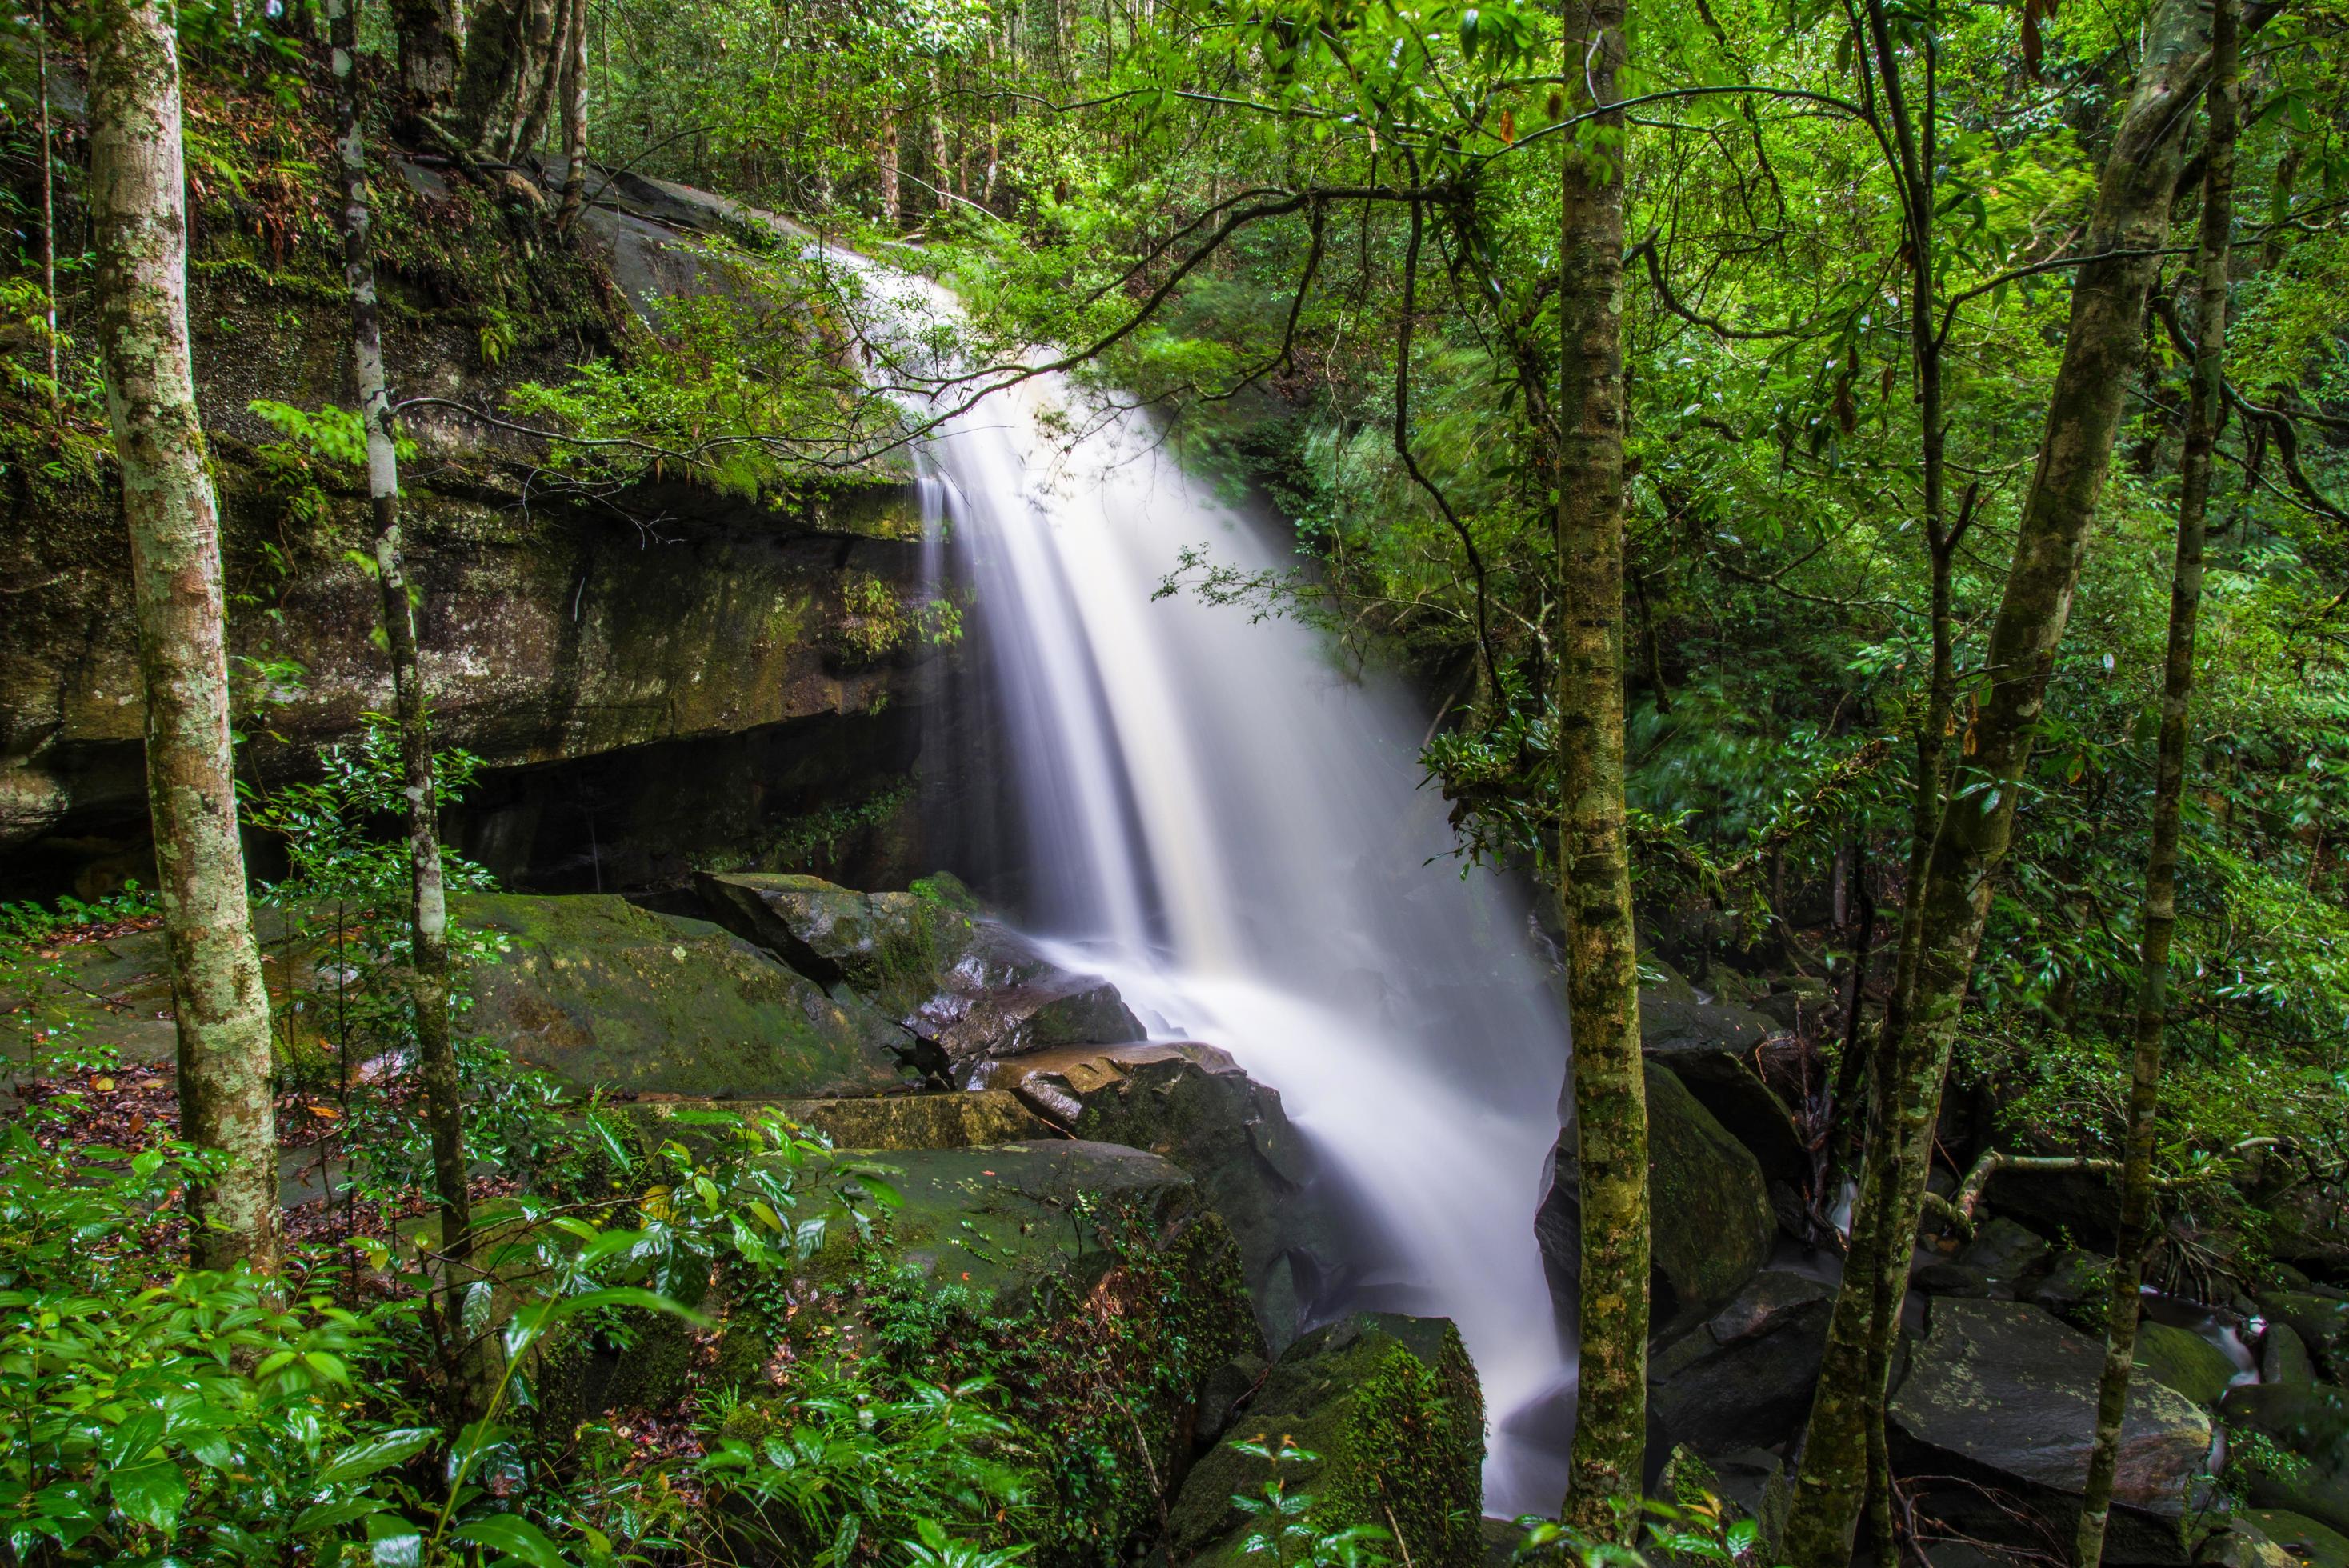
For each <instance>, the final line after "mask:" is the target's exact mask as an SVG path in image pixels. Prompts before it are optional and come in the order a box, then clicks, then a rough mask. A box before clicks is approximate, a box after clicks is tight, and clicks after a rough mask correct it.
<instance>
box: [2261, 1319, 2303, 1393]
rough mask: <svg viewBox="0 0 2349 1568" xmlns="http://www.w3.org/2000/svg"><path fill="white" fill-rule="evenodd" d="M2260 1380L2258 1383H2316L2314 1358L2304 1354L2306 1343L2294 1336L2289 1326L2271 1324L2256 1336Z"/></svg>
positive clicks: (2296, 1335)
mask: <svg viewBox="0 0 2349 1568" xmlns="http://www.w3.org/2000/svg"><path fill="white" fill-rule="evenodd" d="M2260 1381H2261V1382H2262V1383H2313V1382H2315V1381H2316V1358H2315V1357H2313V1356H2311V1355H2309V1353H2308V1342H2307V1341H2306V1340H2303V1339H2302V1338H2301V1336H2299V1335H2298V1334H2297V1333H2295V1332H2294V1331H2293V1329H2292V1325H2291V1324H2289V1323H2271V1324H2269V1325H2268V1327H2267V1332H2266V1333H2265V1334H2264V1335H2262V1336H2261V1337H2260Z"/></svg>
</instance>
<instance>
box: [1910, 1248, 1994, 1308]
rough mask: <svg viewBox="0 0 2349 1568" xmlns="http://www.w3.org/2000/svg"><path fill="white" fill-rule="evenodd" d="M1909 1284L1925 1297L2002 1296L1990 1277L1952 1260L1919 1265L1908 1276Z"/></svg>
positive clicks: (1946, 1259) (1941, 1259)
mask: <svg viewBox="0 0 2349 1568" xmlns="http://www.w3.org/2000/svg"><path fill="white" fill-rule="evenodd" d="M1909 1284H1911V1285H1913V1286H1915V1287H1916V1288H1917V1289H1919V1290H1921V1291H1923V1292H1924V1293H1925V1294H1926V1295H1971V1296H1979V1297H1983V1298H1988V1297H1990V1296H1993V1295H2001V1294H2002V1292H2001V1291H1999V1290H1998V1289H1997V1288H1996V1287H1995V1286H1993V1285H1992V1283H1991V1279H1990V1276H1989V1275H1988V1274H1983V1273H1982V1270H1980V1269H1977V1268H1969V1267H1967V1266H1966V1265H1965V1264H1961V1263H1960V1262H1958V1261H1957V1260H1956V1259H1954V1258H1937V1259H1935V1260H1934V1261H1933V1262H1931V1263H1930V1264H1919V1265H1918V1267H1917V1268H1916V1270H1915V1272H1913V1273H1912V1274H1909Z"/></svg>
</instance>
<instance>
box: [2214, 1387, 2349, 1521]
mask: <svg viewBox="0 0 2349 1568" xmlns="http://www.w3.org/2000/svg"><path fill="white" fill-rule="evenodd" d="M2220 1415H2221V1416H2222V1417H2224V1418H2225V1420H2226V1423H2227V1428H2228V1430H2229V1431H2230V1433H2232V1434H2234V1452H2233V1454H2232V1456H2231V1457H2230V1460H2229V1461H2228V1468H2229V1471H2230V1474H2231V1475H2235V1476H2239V1477H2240V1480H2241V1481H2242V1482H2243V1484H2244V1488H2245V1490H2246V1491H2247V1492H2248V1493H2249V1495H2250V1498H2251V1501H2252V1502H2254V1503H2256V1504H2258V1505H2259V1506H2260V1507H2261V1508H2280V1509H2285V1510H2288V1511H2291V1512H2293V1513H2298V1514H2304V1515H2306V1516H2307V1517H2308V1518H2310V1519H2313V1520H2315V1521H2316V1522H2318V1523H2319V1524H2322V1525H2323V1526H2324V1527H2325V1528H2326V1529H2328V1530H2334V1531H2339V1532H2342V1533H2343V1534H2349V1392H2344V1390H2342V1389H2339V1388H2333V1387H2325V1386H2323V1385H2322V1384H2309V1383H2257V1384H2247V1385H2245V1386H2244V1387H2240V1388H2230V1389H2229V1390H2228V1392H2227V1398H2226V1399H2225V1401H2224V1402H2223V1403H2222V1404H2221V1405H2220ZM2247 1434H2248V1435H2254V1436H2256V1437H2257V1438H2259V1439H2264V1441H2263V1442H2261V1443H2260V1444H2259V1445H2258V1446H2257V1447H2256V1448H2255V1447H2254V1446H2253V1445H2252V1444H2251V1443H2249V1442H2246V1441H2245V1440H2244V1438H2245V1436H2246V1435H2247ZM2259 1449H2267V1450H2268V1451H2267V1452H2265V1453H2261V1452H2260V1451H2259Z"/></svg>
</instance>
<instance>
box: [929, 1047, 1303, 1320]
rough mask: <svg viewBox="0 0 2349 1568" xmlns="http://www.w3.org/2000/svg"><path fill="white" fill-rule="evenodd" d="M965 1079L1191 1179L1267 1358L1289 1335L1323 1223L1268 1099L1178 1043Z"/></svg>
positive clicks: (1215, 1059) (1272, 1095)
mask: <svg viewBox="0 0 2349 1568" xmlns="http://www.w3.org/2000/svg"><path fill="white" fill-rule="evenodd" d="M972 1081H973V1082H974V1083H975V1084H981V1085H988V1086H1000V1087H1001V1088H1005V1089H1009V1091H1010V1092H1011V1093H1012V1094H1015V1095H1017V1096H1018V1097H1019V1099H1021V1100H1022V1101H1024V1102H1025V1103H1026V1104H1027V1105H1029V1106H1030V1107H1032V1108H1033V1109H1035V1110H1036V1111H1037V1112H1038V1113H1039V1114H1040V1115H1041V1116H1043V1117H1044V1118H1046V1119H1049V1120H1050V1122H1051V1123H1052V1125H1053V1126H1055V1127H1058V1128H1060V1129H1061V1130H1063V1131H1066V1132H1071V1133H1073V1134H1075V1135H1076V1136H1077V1137H1079V1138H1091V1139H1098V1140H1102V1141H1103V1142H1108V1143H1123V1144H1128V1145H1130V1146H1132V1147H1133V1148H1136V1149H1147V1150H1150V1151H1151V1152H1152V1153H1154V1154H1161V1155H1164V1156H1165V1157H1166V1158H1167V1159H1169V1160H1172V1161H1174V1163H1176V1164H1177V1165H1180V1166H1181V1167H1182V1168H1183V1169H1184V1170H1185V1171H1189V1172H1190V1173H1191V1174H1192V1175H1193V1176H1194V1177H1195V1178H1197V1179H1198V1182H1199V1186H1200V1189H1201V1191H1204V1192H1205V1193H1206V1197H1207V1201H1208V1202H1210V1203H1212V1204H1214V1205H1215V1209H1216V1212H1217V1213H1218V1214H1220V1215H1222V1216H1223V1220H1224V1223H1225V1224H1226V1225H1227V1226H1228V1227H1230V1229H1231V1233H1232V1239H1233V1240H1234V1241H1235V1242H1237V1243H1238V1244H1239V1249H1240V1260H1241V1263H1242V1264H1243V1266H1244V1267H1245V1268H1246V1270H1247V1282H1248V1296H1249V1299H1250V1301H1251V1302H1252V1303H1253V1304H1254V1305H1255V1307H1256V1315H1257V1325H1258V1326H1260V1327H1261V1328H1262V1329H1263V1330H1264V1335H1265V1338H1266V1340H1267V1341H1268V1343H1269V1344H1270V1345H1271V1346H1272V1347H1273V1349H1274V1350H1276V1351H1278V1350H1280V1349H1282V1348H1284V1347H1285V1346H1288V1343H1289V1342H1290V1341H1291V1340H1293V1339H1295V1338H1296V1337H1297V1335H1298V1329H1299V1321H1300V1319H1301V1317H1302V1316H1303V1315H1304V1313H1305V1312H1306V1311H1307V1309H1308V1308H1309V1306H1310V1305H1311V1293H1312V1292H1313V1290H1314V1288H1315V1286H1316V1285H1317V1284H1318V1283H1319V1281H1321V1280H1323V1279H1325V1278H1327V1277H1328V1276H1329V1275H1330V1272H1331V1271H1333V1270H1334V1269H1335V1267H1336V1266H1337V1262H1338V1258H1337V1253H1336V1248H1335V1243H1334V1240H1333V1237H1332V1231H1333V1227H1334V1224H1335V1220H1334V1217H1333V1216H1332V1215H1331V1214H1330V1212H1329V1210H1328V1208H1327V1206H1326V1205H1325V1204H1324V1203H1323V1202H1322V1201H1321V1198H1320V1195H1319V1192H1318V1191H1316V1190H1315V1188H1314V1186H1313V1174H1314V1162H1313V1157H1312V1150H1311V1149H1310V1148H1309V1146H1308V1145H1307V1144H1306V1142H1305V1140H1304V1139H1303V1138H1302V1137H1301V1136H1300V1135H1299V1133H1298V1131H1297V1129H1296V1128H1295V1127H1293V1126H1291V1125H1290V1123H1289V1120H1288V1113H1287V1112H1286V1111H1285V1110H1284V1109H1282V1108H1281V1103H1280V1096H1279V1094H1278V1091H1276V1090H1274V1089H1271V1088H1266V1087H1265V1086H1264V1085H1263V1084H1260V1083H1257V1081H1256V1080H1254V1079H1253V1078H1249V1077H1248V1076H1247V1074H1246V1073H1244V1072H1242V1071H1241V1070H1240V1068H1239V1065H1238V1064H1237V1063H1236V1062H1234V1061H1233V1060H1232V1058H1231V1057H1229V1056H1227V1055H1226V1054H1225V1053H1224V1052H1222V1051H1220V1050H1217V1049H1216V1047H1213V1046H1203V1045H1197V1044H1194V1043H1189V1042H1182V1043H1170V1044H1149V1045H1124V1046H1074V1047H1064V1048H1062V1049H1060V1050H1049V1051H1035V1052H1030V1053H1029V1054H1028V1055H1025V1056H1019V1057H1004V1058H1001V1059H999V1060H994V1061H989V1062H987V1063H985V1064H983V1065H982V1066H981V1068H979V1069H978V1072H977V1073H976V1074H975V1075H974V1076H973V1078H972Z"/></svg>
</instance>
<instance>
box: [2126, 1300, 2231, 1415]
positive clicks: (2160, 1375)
mask: <svg viewBox="0 0 2349 1568" xmlns="http://www.w3.org/2000/svg"><path fill="white" fill-rule="evenodd" d="M2137 1369H2138V1370H2139V1371H2141V1372H2143V1373H2144V1374H2145V1375H2146V1376H2147V1377H2151V1378H2152V1379H2153V1380H2154V1381H2155V1382H2157V1383H2159V1384H2161V1385H2162V1386H2163V1387H2169V1388H2175V1389H2177V1390H2178V1392H2179V1393H2181V1394H2183V1395H2185V1396H2186V1397H2187V1398H2189V1399H2191V1400H2193V1401H2194V1402H2195V1403H2196V1404H2198V1405H2215V1404H2217V1403H2218V1402H2219V1401H2220V1399H2222V1398H2225V1397H2226V1394H2227V1389H2228V1388H2229V1387H2230V1386H2231V1385H2232V1384H2233V1383H2234V1381H2235V1374H2236V1371H2237V1367H2236V1366H2235V1364H2234V1363H2233V1362H2232V1361H2230V1360H2229V1359H2228V1358H2227V1353H2226V1352H2225V1351H2223V1350H2221V1349H2220V1348H2219V1347H2218V1346H2215V1345H2213V1344H2211V1343H2210V1342H2209V1340H2207V1339H2205V1338H2203V1337H2202V1336H2200V1335H2199V1334H2197V1333H2195V1332H2194V1331H2193V1330H2192V1329H2189V1328H2178V1327H2174V1326H2171V1325H2169V1324H2167V1323H2155V1322H2152V1321H2150V1320H2147V1321H2144V1322H2141V1323H2139V1324H2138V1325H2137Z"/></svg>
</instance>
